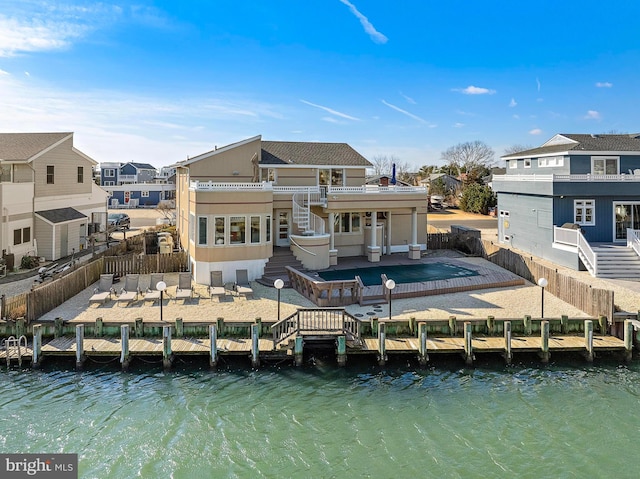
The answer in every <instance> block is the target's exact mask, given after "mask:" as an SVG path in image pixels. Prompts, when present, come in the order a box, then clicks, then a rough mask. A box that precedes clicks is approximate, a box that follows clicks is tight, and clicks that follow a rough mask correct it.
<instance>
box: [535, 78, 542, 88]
mask: <svg viewBox="0 0 640 479" xmlns="http://www.w3.org/2000/svg"><path fill="white" fill-rule="evenodd" d="M536 84H537V85H538V91H540V87H541V85H540V80H539V79H538V78H536Z"/></svg>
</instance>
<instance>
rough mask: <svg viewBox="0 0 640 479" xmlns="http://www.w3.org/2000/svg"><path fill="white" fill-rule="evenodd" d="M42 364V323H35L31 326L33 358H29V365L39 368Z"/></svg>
mask: <svg viewBox="0 0 640 479" xmlns="http://www.w3.org/2000/svg"><path fill="white" fill-rule="evenodd" d="M41 364H42V325H41V324H36V325H34V326H33V358H32V360H31V367H33V368H34V369H38V368H40V366H41Z"/></svg>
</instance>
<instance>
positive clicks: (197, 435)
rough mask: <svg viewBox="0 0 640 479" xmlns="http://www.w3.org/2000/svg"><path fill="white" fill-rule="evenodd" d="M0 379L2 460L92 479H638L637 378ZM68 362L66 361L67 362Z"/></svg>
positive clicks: (596, 368) (60, 371)
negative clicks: (30, 460) (58, 460)
mask: <svg viewBox="0 0 640 479" xmlns="http://www.w3.org/2000/svg"><path fill="white" fill-rule="evenodd" d="M307 359H308V360H309V361H308V362H307V364H306V365H305V366H304V367H303V368H298V369H297V368H294V367H293V366H288V365H287V366H284V365H283V366H273V365H272V366H267V367H263V368H261V369H259V370H250V369H249V367H248V360H247V361H246V362H244V361H243V362H242V363H239V364H235V365H233V364H232V365H227V366H226V367H223V368H222V369H221V370H218V371H213V372H212V371H209V370H207V368H206V367H205V365H204V364H198V363H190V364H186V363H185V364H176V368H175V369H174V370H173V371H170V372H163V371H162V370H161V368H159V367H157V366H155V365H146V364H140V363H138V364H137V367H136V368H134V369H133V370H131V371H130V372H127V373H123V372H120V371H119V370H118V369H117V368H116V366H114V365H95V364H94V365H91V364H87V368H86V369H85V370H84V371H82V372H76V371H74V370H72V369H71V368H70V367H67V368H66V370H65V368H64V367H62V366H61V365H60V364H56V365H55V366H53V365H49V366H47V365H46V363H45V369H44V370H41V371H29V370H27V371H21V372H20V371H17V370H15V369H10V370H8V371H7V370H6V369H2V370H0V384H1V385H2V393H1V394H0V452H2V453H9V452H11V453H27V452H33V453H36V452H37V453H45V452H46V453H52V452H53V453H55V452H67V453H78V454H79V459H80V463H79V466H80V467H79V470H80V477H82V478H101V479H102V478H127V479H129V478H132V477H142V478H189V479H194V478H212V477H216V478H218V477H231V478H260V477H264V478H272V477H278V478H286V477H294V478H300V477H305V478H307V477H309V478H343V477H348V478H405V477H440V478H449V477H452V478H469V477H471V478H475V477H481V478H505V477H509V478H512V477H522V478H526V477H531V478H547V477H548V478H559V477H563V478H565V477H577V478H585V477H589V478H599V477H603V478H604V477H607V478H609V477H616V478H627V477H629V478H632V477H633V478H635V477H638V475H639V474H640V473H639V471H638V469H639V467H640V465H639V464H638V463H637V459H636V453H635V450H636V448H637V440H638V439H640V415H639V414H638V413H637V411H638V407H639V405H640V403H639V399H640V364H639V363H637V362H636V363H632V364H631V365H629V366H621V365H619V363H617V362H615V363H613V362H612V363H602V362H601V363H597V364H596V365H593V366H588V365H586V364H585V363H584V362H582V361H572V360H563V361H562V362H561V363H552V364H550V365H548V366H543V365H541V364H540V363H539V362H537V361H535V360H533V359H532V360H531V361H530V362H526V361H525V362H521V363H518V364H515V365H512V366H505V365H503V364H502V363H500V362H498V361H495V362H488V363H484V364H480V365H478V366H476V367H474V368H467V367H465V366H464V364H463V363H462V361H459V362H458V361H454V360H447V362H438V363H436V364H435V365H430V366H429V367H427V368H425V369H420V368H419V367H417V365H415V364H413V363H410V364H408V363H406V362H404V361H403V362H399V363H395V364H391V365H389V366H387V367H386V368H380V367H378V366H374V365H372V364H371V363H370V362H365V363H361V364H356V363H355V362H350V363H349V364H348V365H347V367H346V368H338V367H336V366H335V364H334V363H332V362H331V361H329V360H327V362H326V363H325V362H323V361H322V360H316V361H315V362H313V361H312V359H313V358H307ZM63 364H64V363H63Z"/></svg>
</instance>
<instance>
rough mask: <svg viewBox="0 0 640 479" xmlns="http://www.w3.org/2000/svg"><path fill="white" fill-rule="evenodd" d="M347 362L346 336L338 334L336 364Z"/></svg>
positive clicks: (342, 364)
mask: <svg viewBox="0 0 640 479" xmlns="http://www.w3.org/2000/svg"><path fill="white" fill-rule="evenodd" d="M345 364H347V338H346V336H338V366H344V365H345Z"/></svg>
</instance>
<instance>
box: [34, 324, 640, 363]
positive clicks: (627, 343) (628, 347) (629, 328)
mask: <svg viewBox="0 0 640 479" xmlns="http://www.w3.org/2000/svg"><path fill="white" fill-rule="evenodd" d="M34 343H35V341H34ZM624 351H625V353H624V360H625V361H626V362H630V361H631V359H632V358H633V323H632V322H631V320H630V319H625V320H624ZM33 354H34V356H35V346H34V350H33Z"/></svg>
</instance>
